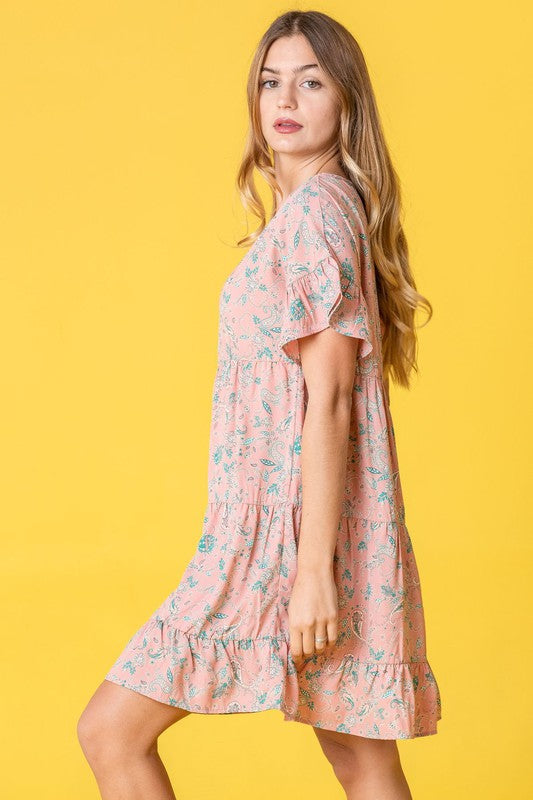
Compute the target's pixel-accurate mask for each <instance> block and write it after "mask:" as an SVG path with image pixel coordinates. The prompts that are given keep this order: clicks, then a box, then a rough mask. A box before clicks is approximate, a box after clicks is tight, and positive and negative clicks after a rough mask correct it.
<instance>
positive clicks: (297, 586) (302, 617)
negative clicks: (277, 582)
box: [288, 565, 338, 669]
mask: <svg viewBox="0 0 533 800" xmlns="http://www.w3.org/2000/svg"><path fill="white" fill-rule="evenodd" d="M288 615H289V633H290V651H291V655H292V658H293V660H294V662H295V664H296V668H297V669H300V667H301V666H302V664H303V663H304V659H305V658H308V657H309V656H311V655H313V654H314V653H317V655H322V654H323V653H325V654H327V655H329V654H330V653H331V651H332V650H333V647H334V645H335V642H336V640H337V619H338V606H337V587H336V585H335V580H334V577H333V568H332V565H330V566H329V568H328V567H324V568H319V569H308V568H306V569H299V570H298V573H297V575H296V578H295V581H294V584H293V587H292V591H291V597H290V601H289V607H288ZM317 638H318V640H319V641H318V642H316V639H317ZM320 639H322V641H320Z"/></svg>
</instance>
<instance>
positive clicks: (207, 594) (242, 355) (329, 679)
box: [105, 172, 441, 739]
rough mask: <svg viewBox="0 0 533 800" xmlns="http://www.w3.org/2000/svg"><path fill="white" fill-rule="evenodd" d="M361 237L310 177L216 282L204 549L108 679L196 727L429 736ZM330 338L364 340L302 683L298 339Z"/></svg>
mask: <svg viewBox="0 0 533 800" xmlns="http://www.w3.org/2000/svg"><path fill="white" fill-rule="evenodd" d="M366 231H367V220H366V217H365V210H364V206H363V203H362V200H361V197H360V195H359V194H358V192H357V190H356V188H355V186H354V185H353V184H352V182H351V181H349V180H348V179H347V178H345V177H343V176H340V175H336V174H333V173H324V172H322V173H318V174H317V175H314V176H312V177H311V178H309V179H307V180H306V181H304V182H303V183H302V184H301V185H300V186H299V187H298V188H297V189H296V190H295V191H294V192H292V193H291V194H290V195H289V196H288V197H287V198H286V200H285V201H284V202H283V203H282V205H281V206H280V207H279V208H278V210H277V212H276V213H275V214H274V216H273V217H272V219H271V220H270V222H269V223H268V224H267V226H266V227H265V228H264V230H263V231H262V232H261V234H260V235H259V237H258V238H257V239H256V241H255V242H254V244H253V245H252V247H251V248H250V249H249V250H248V252H247V254H246V255H245V256H244V258H243V259H242V260H241V261H240V263H239V264H238V265H237V267H236V268H235V269H234V270H233V272H231V273H230V275H229V276H228V278H227V279H226V281H225V282H224V284H223V286H222V289H221V292H220V296H219V327H218V347H217V356H218V360H217V368H216V374H215V378H214V386H213V396H212V402H213V407H212V421H211V429H210V441H209V464H208V480H207V483H208V491H207V507H206V510H205V515H204V519H203V523H202V531H201V536H200V539H199V541H198V545H197V549H196V552H195V554H194V555H193V557H192V559H191V560H190V562H189V564H188V565H187V566H186V568H185V570H184V572H183V576H182V578H181V581H180V583H179V585H178V586H177V588H176V589H175V590H174V591H172V592H171V594H170V595H169V596H168V597H167V598H166V599H165V600H164V601H163V603H162V604H161V605H160V606H159V607H158V608H157V609H156V610H155V611H154V612H153V614H152V615H151V616H150V617H149V619H148V620H147V621H146V622H145V623H144V624H143V625H142V627H141V628H140V629H139V630H138V631H137V632H136V633H135V634H134V635H133V636H132V637H131V639H130V640H129V641H128V643H127V644H126V645H125V647H124V649H123V651H122V652H121V653H120V655H119V656H118V658H117V660H116V661H115V663H114V664H113V665H112V666H111V668H110V670H109V672H108V673H107V675H106V676H105V677H106V679H107V680H109V681H112V682H114V683H117V684H119V685H121V686H125V687H127V688H129V689H132V690H133V691H135V692H140V693H141V694H143V695H146V696H148V697H152V698H153V699H155V700H159V701H161V702H163V703H167V704H169V705H172V706H179V707H181V708H184V709H187V710H189V711H191V712H197V713H208V714H213V713H214V714H229V713H239V712H252V711H264V710H267V709H279V710H280V711H282V712H283V715H284V720H285V721H297V722H303V723H308V724H310V725H313V726H315V727H317V728H324V729H329V730H333V731H340V732H345V733H351V734H357V735H359V736H365V737H370V738H376V739H408V738H414V737H418V736H427V735H429V734H434V733H436V732H437V725H436V724H437V721H438V720H439V719H440V718H441V698H440V693H439V688H438V685H437V682H436V679H435V676H434V674H433V671H432V669H431V667H430V664H429V661H428V657H427V651H426V631H425V620H424V610H423V604H422V595H421V585H420V579H419V574H418V569H417V564H416V560H415V555H414V552H413V547H412V542H411V539H410V536H409V532H408V529H407V526H406V521H405V507H404V501H403V496H402V489H401V484H400V476H399V471H398V459H397V453H396V446H395V436H394V428H393V423H392V419H391V413H390V408H389V403H388V395H387V392H386V388H385V385H384V382H383V373H382V363H381V343H382V340H381V328H380V320H379V309H378V300H377V291H376V282H375V274H374V267H373V263H372V260H371V255H370V248H369V246H368V239H367V234H366ZM328 326H330V327H332V328H333V329H335V330H336V331H338V332H340V333H341V334H344V335H346V336H352V337H355V338H357V339H358V340H359V342H358V355H357V359H356V363H355V365H354V385H353V402H352V412H351V425H350V433H349V442H348V455H347V463H346V482H345V487H344V498H343V502H342V511H341V515H340V517H339V524H338V528H337V542H336V547H335V552H334V556H333V568H334V577H335V583H336V587H337V594H338V636H337V641H336V645H335V647H334V650H333V652H332V653H331V654H313V655H312V656H308V657H307V658H305V660H304V664H303V666H302V667H301V669H300V671H298V670H297V669H296V666H295V663H294V661H293V659H292V656H291V653H290V649H289V643H290V639H289V623H288V614H287V607H288V603H289V599H290V594H291V587H292V584H293V582H294V579H295V577H296V568H297V549H298V539H299V530H300V522H301V516H302V480H301V478H302V471H301V440H302V426H303V422H304V418H305V412H306V408H307V400H308V395H307V386H306V384H305V381H304V376H303V371H302V366H301V362H300V357H299V348H298V339H299V338H301V337H302V336H308V335H309V334H312V333H315V332H317V331H321V330H324V329H325V328H327V327H328Z"/></svg>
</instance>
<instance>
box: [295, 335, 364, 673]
mask: <svg viewBox="0 0 533 800" xmlns="http://www.w3.org/2000/svg"><path fill="white" fill-rule="evenodd" d="M358 344H359V340H358V339H356V338H354V337H350V336H345V335H343V334H339V333H338V332H336V331H334V330H332V329H331V328H327V329H325V330H324V331H321V332H319V333H316V334H313V335H312V336H308V337H303V338H301V339H299V348H300V357H301V362H302V370H303V374H304V379H305V382H306V385H307V392H308V403H307V411H306V415H305V421H304V426H303V431H302V459H301V463H302V521H301V528H300V532H299V542H298V569H297V576H296V580H295V583H294V586H293V589H292V593H291V600H290V603H289V624H290V629H291V651H292V655H293V658H294V659H295V661H296V662H297V663H298V662H299V661H300V660H302V659H303V657H305V656H308V655H310V654H312V653H313V652H317V653H322V652H325V651H329V650H331V649H332V647H333V645H334V643H335V640H336V638H337V613H338V609H337V593H336V587H335V582H334V579H333V555H334V553H335V545H336V541H337V526H338V523H339V520H340V515H341V508H342V499H343V496H344V490H345V480H346V459H347V448H348V436H349V431H350V417H351V404H352V392H353V384H354V378H355V365H356V358H357V347H358ZM315 636H317V637H327V638H328V640H329V641H328V642H327V644H326V643H323V644H319V645H317V646H315Z"/></svg>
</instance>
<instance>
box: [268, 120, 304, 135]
mask: <svg viewBox="0 0 533 800" xmlns="http://www.w3.org/2000/svg"><path fill="white" fill-rule="evenodd" d="M301 127H302V126H301V125H296V124H293V123H289V122H278V124H277V125H274V128H275V129H276V130H277V131H278V132H279V133H295V132H296V131H299V130H300V128H301Z"/></svg>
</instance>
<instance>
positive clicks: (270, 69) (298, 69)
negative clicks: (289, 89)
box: [261, 64, 320, 75]
mask: <svg viewBox="0 0 533 800" xmlns="http://www.w3.org/2000/svg"><path fill="white" fill-rule="evenodd" d="M313 68H316V69H320V67H319V66H318V64H304V65H303V66H301V67H293V69H292V72H293V73H294V74H295V75H296V73H298V72H303V71H304V70H306V69H313ZM261 72H273V73H274V75H279V74H280V70H279V69H274V68H273V67H263V69H262V70H261Z"/></svg>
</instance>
